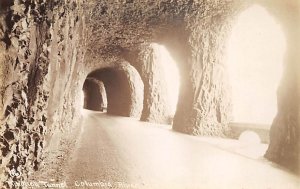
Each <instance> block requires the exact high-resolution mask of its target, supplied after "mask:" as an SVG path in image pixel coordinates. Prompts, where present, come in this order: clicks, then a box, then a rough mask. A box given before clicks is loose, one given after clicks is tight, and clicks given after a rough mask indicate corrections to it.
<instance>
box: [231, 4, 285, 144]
mask: <svg viewBox="0 0 300 189" xmlns="http://www.w3.org/2000/svg"><path fill="white" fill-rule="evenodd" d="M285 48H286V40H285V36H284V34H283V31H282V30H281V27H280V25H279V24H278V23H277V22H276V20H275V19H274V18H273V17H272V15H270V14H269V13H268V12H267V10H265V9H264V8H263V7H261V6H259V5H253V6H251V7H249V8H248V9H246V10H245V11H243V12H242V13H241V14H240V15H239V17H238V19H237V22H236V23H235V25H234V27H233V30H232V34H231V36H230V38H229V42H228V52H227V53H228V54H227V56H228V57H227V58H228V59H227V61H228V62H227V64H228V67H229V80H230V84H231V90H232V91H231V92H232V105H233V109H232V110H233V111H232V115H233V117H232V122H231V123H230V125H231V128H233V131H235V132H236V133H235V134H236V135H240V137H239V138H240V139H242V140H243V139H245V138H247V140H248V141H251V138H252V139H253V141H257V136H255V135H254V134H253V132H249V130H250V131H254V132H255V133H256V134H257V135H259V137H260V140H261V141H262V142H264V143H269V129H270V126H271V123H272V121H273V119H274V117H275V116H276V113H277V88H278V87H279V81H280V79H281V75H282V72H283V59H284V54H285ZM249 133H251V134H250V135H251V136H252V137H251V136H250V135H249V136H248V135H247V134H249Z"/></svg>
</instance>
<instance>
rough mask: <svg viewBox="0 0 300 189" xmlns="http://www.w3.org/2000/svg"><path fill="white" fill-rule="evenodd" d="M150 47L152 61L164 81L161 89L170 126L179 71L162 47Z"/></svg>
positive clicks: (165, 49) (175, 105)
mask: <svg viewBox="0 0 300 189" xmlns="http://www.w3.org/2000/svg"><path fill="white" fill-rule="evenodd" d="M151 47H152V48H153V52H154V61H155V62H156V64H159V65H160V68H161V70H160V71H161V73H162V75H161V79H162V80H164V86H162V87H163V88H164V89H165V95H166V98H167V104H168V105H167V106H168V113H167V114H168V115H167V116H168V120H169V121H168V124H172V122H173V118H174V115H175V112H176V109H177V103H178V95H179V87H180V75H179V70H178V67H177V63H176V62H175V60H174V59H173V58H172V56H171V55H170V53H169V51H168V49H167V48H166V47H165V46H164V45H162V44H157V43H152V44H151Z"/></svg>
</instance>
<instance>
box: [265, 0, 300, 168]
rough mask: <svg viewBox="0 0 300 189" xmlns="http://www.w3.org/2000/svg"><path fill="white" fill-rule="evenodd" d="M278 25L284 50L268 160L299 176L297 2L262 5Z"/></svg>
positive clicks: (299, 8) (299, 9)
mask: <svg viewBox="0 0 300 189" xmlns="http://www.w3.org/2000/svg"><path fill="white" fill-rule="evenodd" d="M261 4H262V5H263V6H264V7H266V9H267V10H268V11H269V12H270V14H272V15H273V16H274V17H275V18H276V20H277V21H278V23H279V24H280V25H281V27H282V29H283V32H284V34H285V37H286V42H287V50H286V54H285V59H284V65H283V67H284V72H283V76H282V80H281V83H280V86H279V88H278V92H277V96H278V98H277V100H278V113H277V115H276V117H275V119H274V120H273V123H272V127H271V130H270V145H269V148H268V150H267V152H266V154H265V157H266V158H268V159H269V160H271V161H273V162H276V163H278V164H280V165H282V166H284V167H287V168H288V169H290V170H292V171H294V172H297V173H300V56H299V48H300V37H299V33H300V25H299V23H300V22H299V21H300V2H299V1H293V0H292V1H289V2H288V3H287V2H283V1H279V0H276V1H272V2H270V1H262V2H261Z"/></svg>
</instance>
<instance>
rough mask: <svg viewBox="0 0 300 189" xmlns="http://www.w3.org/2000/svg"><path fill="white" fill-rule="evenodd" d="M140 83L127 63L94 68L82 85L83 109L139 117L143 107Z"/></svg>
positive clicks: (138, 77) (141, 84)
mask: <svg viewBox="0 0 300 189" xmlns="http://www.w3.org/2000/svg"><path fill="white" fill-rule="evenodd" d="M143 90H144V86H143V82H142V81H141V78H140V76H139V74H138V72H137V71H136V70H135V68H134V67H132V66H130V65H129V64H125V65H122V64H120V65H117V66H115V67H109V68H102V69H97V70H95V71H93V72H91V73H90V74H88V76H87V78H86V80H85V82H84V85H83V91H84V99H85V100H84V108H85V109H89V110H93V111H101V112H106V113H108V114H112V115H118V116H125V117H139V116H140V114H141V111H142V106H143V102H142V101H143Z"/></svg>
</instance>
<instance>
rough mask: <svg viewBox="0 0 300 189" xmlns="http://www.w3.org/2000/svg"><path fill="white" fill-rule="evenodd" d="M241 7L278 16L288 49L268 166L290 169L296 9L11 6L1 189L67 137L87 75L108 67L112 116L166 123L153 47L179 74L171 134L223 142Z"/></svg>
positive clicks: (179, 4) (1, 58)
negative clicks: (230, 42) (159, 47)
mask: <svg viewBox="0 0 300 189" xmlns="http://www.w3.org/2000/svg"><path fill="white" fill-rule="evenodd" d="M233 2H237V3H233ZM249 2H250V4H251V3H253V2H260V3H262V4H263V5H264V6H266V7H269V8H270V11H272V13H273V14H274V15H285V16H279V17H278V18H279V19H280V20H281V23H283V27H284V28H287V29H286V31H285V33H286V35H287V39H288V44H289V46H288V51H287V58H286V65H285V73H284V77H283V79H282V85H281V87H280V88H279V91H278V114H277V116H276V119H275V120H274V123H273V126H272V129H271V144H270V147H269V149H268V152H267V154H266V157H267V158H268V159H270V160H272V161H275V162H278V163H280V164H282V165H284V166H287V167H290V168H293V167H294V168H295V167H296V168H297V166H298V165H299V154H300V153H299V149H300V147H299V146H300V144H299V143H300V142H299V141H300V139H299V138H300V137H299V133H300V132H299V128H300V123H299V115H300V114H299V112H300V110H299V104H300V103H299V99H300V95H299V94H300V89H299V86H300V79H299V75H300V74H299V70H300V69H299V55H298V51H297V50H298V49H299V44H300V43H299V9H297V8H298V7H299V6H298V5H299V1H297V0H291V1H289V3H283V1H281V0H273V1H269V0H256V1H255V0H253V1H251V0H249V1H238V0H237V1H231V0H229V1H221V0H216V1H206V0H204V1H185V0H177V1H172V0H158V1H155V2H154V1H152V0H145V1H143V2H140V1H118V2H117V1H116V2H111V1H109V0H103V1H93V0H91V1H77V0H68V1H66V0H51V1H46V0H11V1H0V95H1V100H2V101H1V103H0V110H1V111H0V113H1V114H0V122H1V124H0V125H1V127H0V136H1V137H0V148H1V156H0V158H1V160H0V174H1V177H0V180H1V182H4V181H8V182H5V185H4V187H6V188H9V187H11V185H12V184H11V182H12V181H17V180H20V179H25V178H26V177H27V176H28V175H29V174H30V173H31V172H32V171H34V170H36V169H38V167H39V165H40V164H41V162H42V158H43V156H42V150H43V149H44V148H45V147H47V145H48V143H49V141H51V140H50V139H51V138H53V137H54V136H56V135H58V136H60V135H59V133H65V132H69V133H71V131H72V128H73V127H74V126H75V125H76V122H77V121H78V118H80V114H79V110H80V109H81V105H80V101H79V100H78V99H79V98H80V93H81V91H82V87H83V83H84V81H85V79H86V76H87V75H88V73H90V71H94V70H95V68H97V69H100V68H106V69H104V70H102V71H101V70H99V73H101V74H100V75H102V76H99V78H98V76H97V74H95V75H94V77H95V78H97V79H99V80H102V81H103V82H104V84H105V87H106V88H107V94H108V101H109V102H108V104H109V106H110V107H109V110H108V111H109V112H110V113H115V114H118V115H124V116H137V117H140V115H141V112H142V107H143V106H142V105H143V102H144V111H143V116H142V120H147V121H155V122H165V121H166V112H167V111H168V110H167V109H168V108H167V106H166V104H165V97H164V91H163V90H164V89H163V85H164V83H163V81H161V80H160V79H159V77H160V72H159V71H158V70H159V69H160V68H159V65H156V64H155V63H154V62H153V51H152V50H151V47H150V46H149V44H151V43H152V42H157V43H162V44H164V45H165V46H166V47H167V48H168V50H169V51H170V52H171V54H172V55H173V57H174V58H175V59H176V61H177V62H178V65H179V68H180V74H181V78H182V80H181V88H180V96H179V102H178V109H177V112H176V115H175V118H174V125H173V128H174V130H177V131H180V132H184V133H189V134H194V135H217V136H224V134H226V132H227V130H228V127H227V125H228V122H229V120H230V119H229V118H230V109H231V104H230V97H229V95H228V91H227V89H228V86H227V76H226V66H225V65H224V59H225V56H224V55H225V53H224V50H225V48H226V43H225V42H226V38H227V36H228V32H229V31H230V27H231V19H232V16H233V15H234V14H235V13H236V12H238V10H240V9H242V8H241V7H243V6H244V4H249ZM284 2H285V1H284ZM238 3H240V6H239V7H238V8H237V7H236V4H238ZM242 5H243V6H242ZM275 5H276V6H275ZM286 5H288V7H285V6H286ZM295 8H296V9H295ZM282 10H288V11H282ZM289 10H291V11H289ZM291 13H296V14H291ZM124 59H125V60H127V61H128V62H129V63H131V64H132V65H133V66H134V67H136V69H137V70H138V71H136V70H135V69H134V67H133V66H132V65H130V64H129V63H128V62H125V61H123V60H124ZM138 72H139V73H138ZM95 73H96V72H95ZM139 74H140V75H141V76H139ZM90 76H93V75H90ZM102 77H103V78H102ZM141 78H142V79H143V82H144V83H145V95H144V94H143V91H144V90H143V82H142V80H141ZM143 97H145V100H144V101H143ZM121 99H122V100H121ZM56 138H57V137H56ZM58 138H59V137H58ZM52 141H53V140H52Z"/></svg>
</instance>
